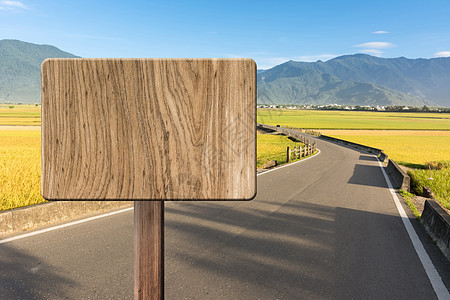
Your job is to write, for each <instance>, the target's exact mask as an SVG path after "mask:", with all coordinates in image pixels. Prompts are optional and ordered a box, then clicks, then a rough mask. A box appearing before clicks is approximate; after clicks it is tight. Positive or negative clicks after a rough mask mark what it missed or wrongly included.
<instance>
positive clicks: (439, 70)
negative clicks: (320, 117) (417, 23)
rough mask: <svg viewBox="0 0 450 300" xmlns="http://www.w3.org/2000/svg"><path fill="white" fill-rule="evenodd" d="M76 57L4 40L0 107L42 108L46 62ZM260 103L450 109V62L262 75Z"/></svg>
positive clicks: (343, 61)
mask: <svg viewBox="0 0 450 300" xmlns="http://www.w3.org/2000/svg"><path fill="white" fill-rule="evenodd" d="M49 57H55V58H73V57H77V56H76V55H74V54H71V53H68V52H64V51H62V50H60V49H58V48H56V47H54V46H50V45H37V44H32V43H27V42H22V41H18V40H0V103H2V102H3V103H17V102H22V103H39V102H40V68H41V63H42V62H43V61H44V60H45V59H46V58H49ZM257 77H258V79H257V85H258V87H257V89H258V103H267V104H317V105H320V104H333V103H336V104H342V105H371V106H375V105H411V106H423V105H428V106H446V107H450V58H432V59H422V58H419V59H408V58H404V57H400V58H380V57H374V56H370V55H366V54H354V55H344V56H340V57H336V58H334V59H331V60H328V61H326V62H323V61H320V60H319V61H317V62H296V61H288V62H286V63H283V64H280V65H277V66H275V67H273V68H271V69H268V70H258V72H257Z"/></svg>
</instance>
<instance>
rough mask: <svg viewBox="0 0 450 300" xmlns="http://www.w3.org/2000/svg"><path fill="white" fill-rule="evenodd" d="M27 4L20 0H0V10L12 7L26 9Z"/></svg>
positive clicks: (11, 8) (12, 8)
mask: <svg viewBox="0 0 450 300" xmlns="http://www.w3.org/2000/svg"><path fill="white" fill-rule="evenodd" d="M27 8H28V6H26V5H25V4H24V3H23V2H21V1H8V0H5V1H0V10H14V9H27Z"/></svg>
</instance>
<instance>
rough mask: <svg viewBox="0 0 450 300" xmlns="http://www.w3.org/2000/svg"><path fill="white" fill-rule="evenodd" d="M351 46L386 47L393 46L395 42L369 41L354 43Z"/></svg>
mask: <svg viewBox="0 0 450 300" xmlns="http://www.w3.org/2000/svg"><path fill="white" fill-rule="evenodd" d="M353 47H358V48H367V49H387V48H392V47H395V44H393V43H390V42H369V43H363V44H359V45H355V46H353Z"/></svg>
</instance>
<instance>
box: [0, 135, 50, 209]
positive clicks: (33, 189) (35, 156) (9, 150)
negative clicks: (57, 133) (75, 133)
mask: <svg viewBox="0 0 450 300" xmlns="http://www.w3.org/2000/svg"><path fill="white" fill-rule="evenodd" d="M0 141H1V142H0V211H1V210H7V209H11V208H16V207H22V206H27V205H31V204H37V203H41V202H44V201H45V200H44V199H43V198H42V197H41V193H40V189H41V156H40V155H41V147H40V145H41V131H40V130H0Z"/></svg>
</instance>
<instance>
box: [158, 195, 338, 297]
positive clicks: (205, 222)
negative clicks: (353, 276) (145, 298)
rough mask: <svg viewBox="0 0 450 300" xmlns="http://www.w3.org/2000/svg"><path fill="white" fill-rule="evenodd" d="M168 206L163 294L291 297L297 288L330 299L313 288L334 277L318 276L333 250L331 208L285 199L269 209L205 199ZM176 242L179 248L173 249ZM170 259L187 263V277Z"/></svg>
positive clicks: (324, 291)
mask: <svg viewBox="0 0 450 300" xmlns="http://www.w3.org/2000/svg"><path fill="white" fill-rule="evenodd" d="M268 205H270V204H268ZM165 211H166V221H165V228H166V241H165V243H166V267H165V268H166V282H165V290H166V291H165V293H166V296H167V298H174V299H175V298H179V297H180V296H183V297H186V298H188V299H191V298H197V299H199V298H200V299H203V298H207V299H224V298H229V297H232V298H237V299H239V298H241V299H244V298H248V297H252V298H261V297H262V298H266V299H275V298H277V297H280V295H283V298H287V299H294V298H297V297H298V296H299V295H300V294H299V293H300V292H302V293H303V295H311V296H313V297H318V296H319V297H326V298H331V297H332V296H333V295H332V293H331V291H330V290H328V288H323V289H318V288H317V287H318V286H320V285H323V286H324V287H329V286H331V285H332V282H330V278H334V277H330V276H328V275H326V274H323V271H324V270H326V269H327V268H326V267H325V265H326V264H327V262H329V261H330V259H331V257H332V255H333V254H332V249H331V247H332V243H333V240H334V238H333V233H334V230H333V226H332V218H333V217H332V216H333V215H334V212H333V210H332V209H330V208H327V207H323V206H318V205H313V204H307V203H292V204H291V203H290V204H289V205H286V206H284V207H283V209H282V210H277V211H273V212H268V211H266V210H264V209H259V208H257V207H255V208H251V209H250V210H247V209H245V208H242V207H241V208H239V209H233V207H230V206H229V205H228V204H225V203H214V204H208V203H202V204H200V205H191V206H189V205H181V206H180V205H177V206H171V207H166V209H165ZM269 237H271V238H269ZM175 240H176V241H177V242H175ZM180 242H181V243H182V244H183V247H182V248H177V247H176V246H174V244H175V243H180ZM330 243H331V244H330ZM312 257H314V258H315V259H311V258H312ZM171 260H176V261H177V262H178V263H177V264H179V263H181V264H182V265H184V267H185V268H188V270H189V271H188V273H189V278H186V276H185V274H186V273H183V272H180V273H179V274H180V275H182V277H179V276H178V273H177V268H179V267H180V266H174V265H172V264H171V263H170V262H171ZM310 270H316V273H315V274H312V273H310ZM205 274H206V275H205ZM183 275H184V276H183ZM242 285H246V286H247V287H248V288H247V289H246V291H245V294H241V295H240V296H239V295H235V296H232V295H233V293H230V291H229V289H233V288H235V289H236V290H240V291H241V289H242ZM224 290H228V291H227V292H223V291H224ZM262 291H264V292H263V293H261V292H262ZM199 292H200V293H199ZM203 292H204V293H203ZM225 295H228V296H225Z"/></svg>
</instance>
